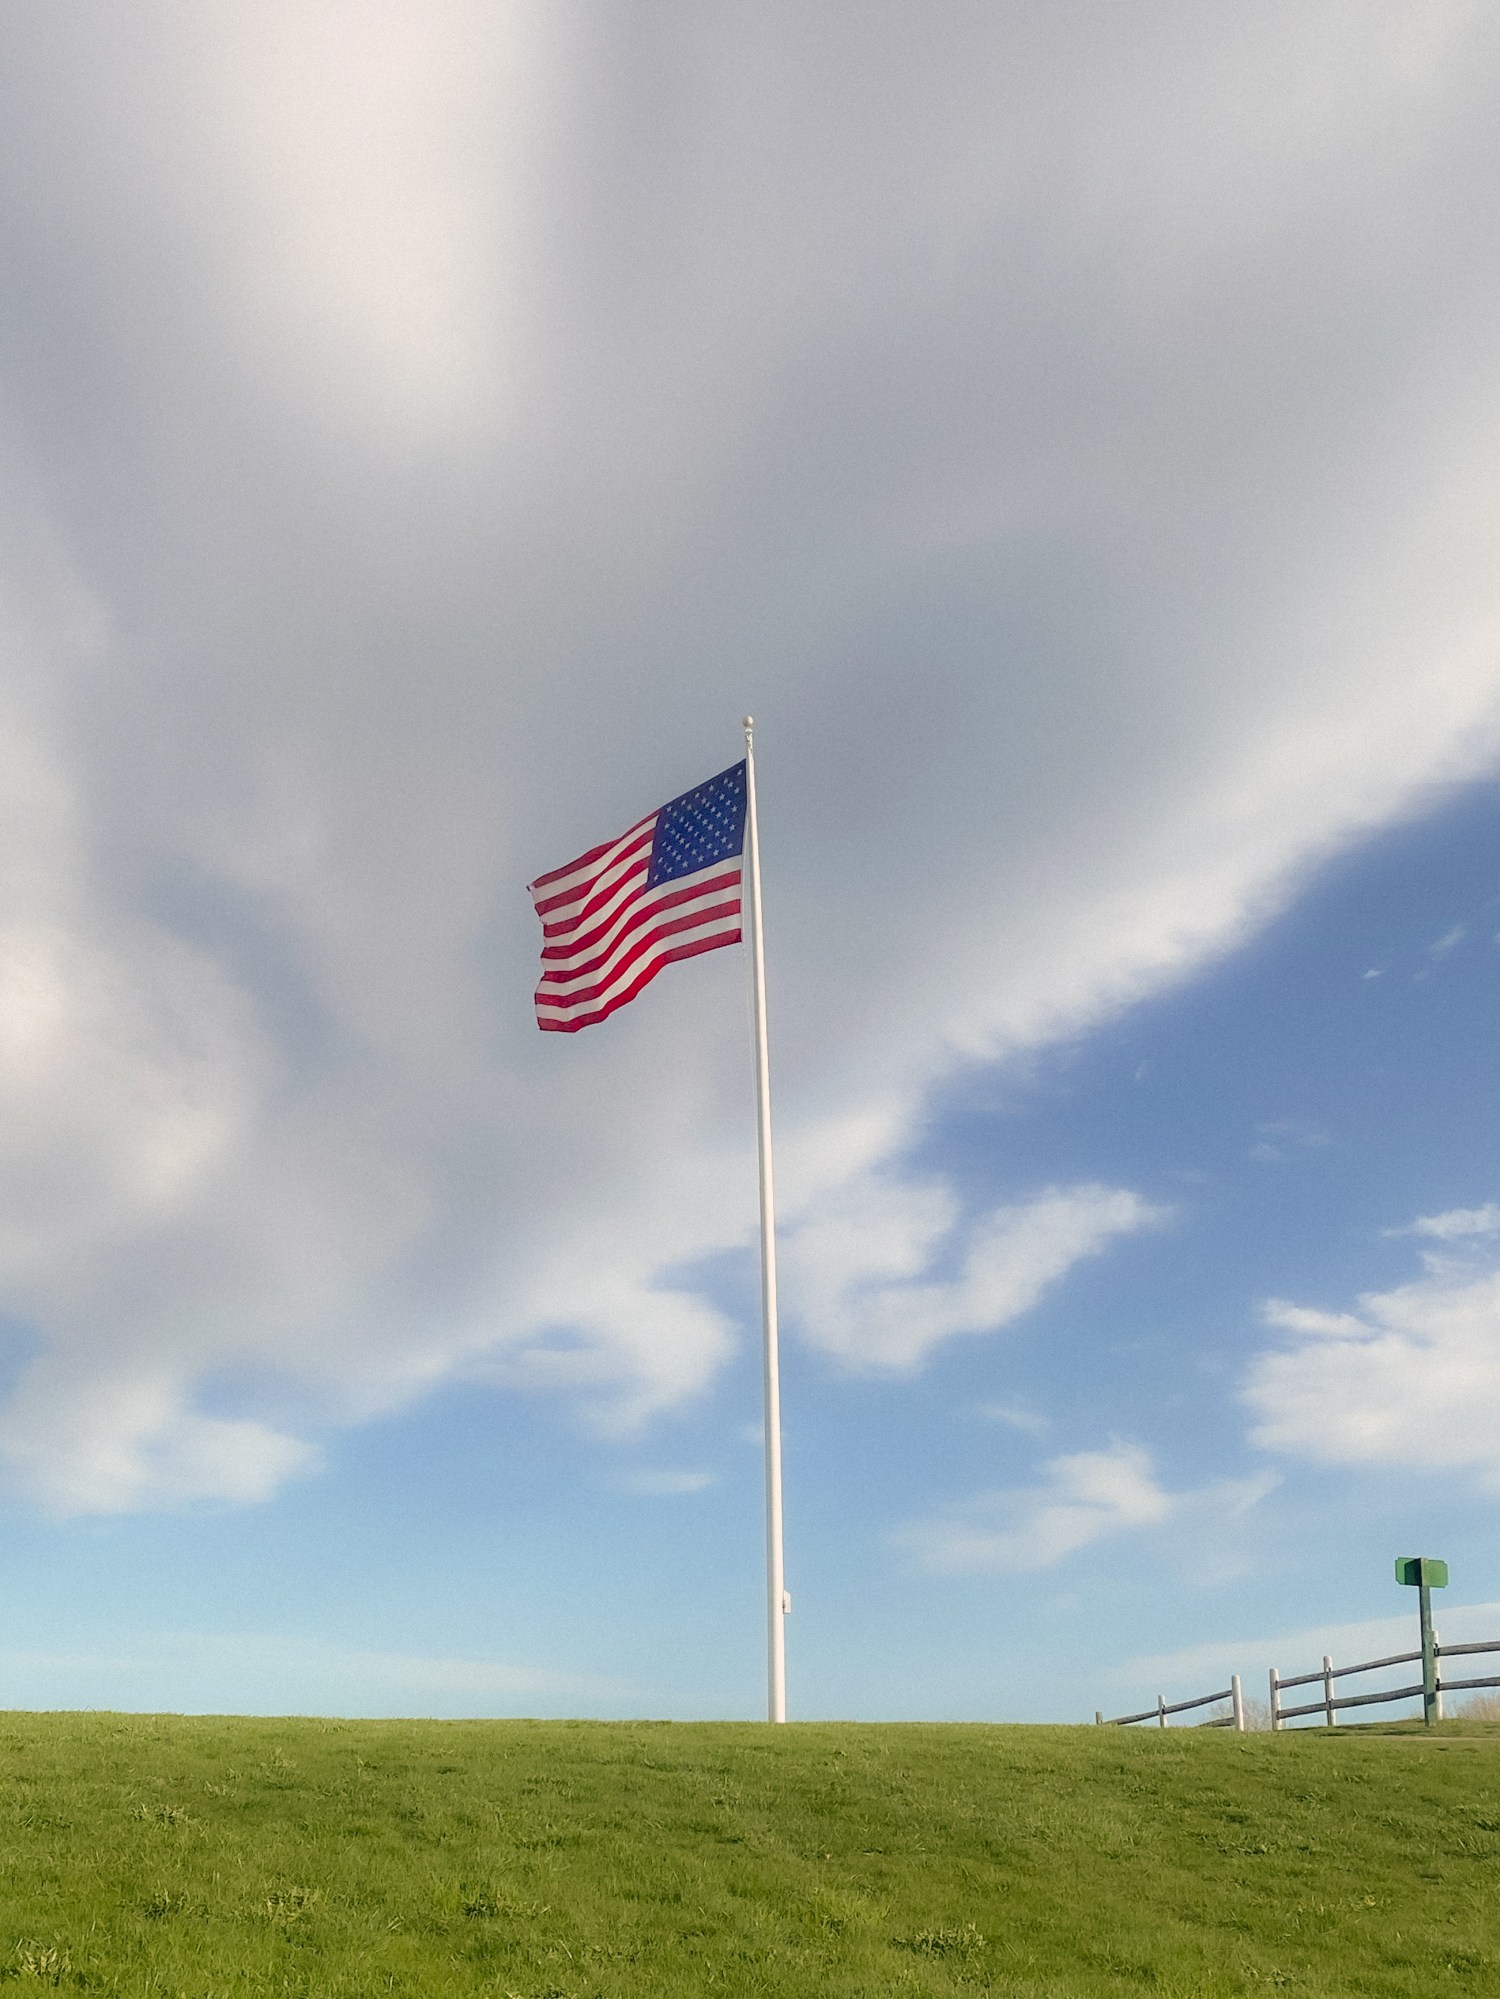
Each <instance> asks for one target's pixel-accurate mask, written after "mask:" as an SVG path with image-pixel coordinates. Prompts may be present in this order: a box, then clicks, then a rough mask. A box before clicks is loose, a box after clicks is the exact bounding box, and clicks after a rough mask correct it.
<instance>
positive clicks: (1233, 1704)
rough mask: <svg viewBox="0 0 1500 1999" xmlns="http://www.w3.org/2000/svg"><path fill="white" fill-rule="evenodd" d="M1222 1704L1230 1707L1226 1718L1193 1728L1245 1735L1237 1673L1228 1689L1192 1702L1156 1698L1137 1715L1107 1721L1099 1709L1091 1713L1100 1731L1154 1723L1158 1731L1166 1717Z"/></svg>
mask: <svg viewBox="0 0 1500 1999" xmlns="http://www.w3.org/2000/svg"><path fill="white" fill-rule="evenodd" d="M1224 1701H1228V1703H1229V1712H1228V1714H1216V1715H1214V1716H1213V1718H1212V1719H1211V1720H1209V1721H1200V1722H1196V1723H1195V1724H1194V1726H1195V1727H1197V1728H1237V1729H1238V1730H1239V1732H1240V1734H1241V1735H1243V1734H1244V1732H1245V1696H1244V1694H1243V1693H1242V1692H1241V1691H1240V1676H1239V1674H1238V1673H1236V1674H1235V1675H1234V1676H1233V1678H1232V1679H1231V1680H1230V1682H1229V1685H1228V1686H1227V1687H1225V1688H1223V1689H1222V1691H1221V1692H1219V1693H1216V1694H1199V1695H1198V1697H1197V1698H1196V1699H1195V1700H1190V1701H1169V1700H1168V1699H1167V1698H1166V1696H1165V1695H1164V1694H1158V1695H1157V1696H1156V1706H1155V1707H1148V1708H1142V1710H1141V1712H1140V1713H1139V1714H1117V1715H1115V1716H1114V1718H1113V1719H1112V1720H1110V1721H1106V1720H1105V1719H1104V1716H1103V1715H1102V1714H1100V1712H1099V1711H1098V1709H1097V1708H1096V1709H1095V1710H1094V1720H1095V1721H1096V1722H1097V1723H1098V1724H1099V1726H1100V1727H1101V1728H1128V1727H1129V1725H1130V1723H1131V1722H1133V1721H1154V1722H1155V1723H1156V1724H1157V1726H1158V1727H1159V1728H1165V1727H1166V1725H1167V1716H1168V1715H1169V1714H1186V1713H1187V1712H1188V1710H1189V1709H1190V1708H1195V1707H1218V1706H1220V1705H1221V1704H1222V1703H1223V1702H1224Z"/></svg>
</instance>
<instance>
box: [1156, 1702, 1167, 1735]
mask: <svg viewBox="0 0 1500 1999" xmlns="http://www.w3.org/2000/svg"><path fill="white" fill-rule="evenodd" d="M1156 1725H1157V1727H1158V1728H1165V1727H1166V1725H1167V1697H1166V1695H1165V1694H1158V1695H1157V1696H1156Z"/></svg>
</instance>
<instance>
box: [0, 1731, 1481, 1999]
mask: <svg viewBox="0 0 1500 1999" xmlns="http://www.w3.org/2000/svg"><path fill="white" fill-rule="evenodd" d="M10 1980H14V1981H16V1989H17V1991H18V1999H24V1995H25V1994H26V1993H27V1992H30V1991H32V1990H34V1989H37V1988H39V1987H40V1986H44V1985H51V1986H54V1987H64V1988H69V1989H73V1990H81V1991H91V1992H97V1993H122V1994H142V1995H145V1994H153V1995H176V1994H184V1995H190V1999H211V1996H212V1999H218V1996H219V1995H231V1994H233V1995H248V1994H252V1993H253V1994H256V1995H262V1994H284V1993H292V1994H303V1993H305V1994H309V1995H323V1994H329V1995H334V1994H350V1995H353V1994H359V1995H366V1994H380V1993H398V1994H399V1993H405V1994H429V1993H432V1994H439V1993H440V1994H444V1995H447V1994H453V1995H467V1994H470V1993H486V1994H491V1995H495V1999H504V1995H507V1994H510V1995H521V1999H564V1995H566V1999H595V1995H599V1999H614V1995H625V1994H629V1995H636V1994H641V1995H647V1994H649V1995H652V1999H656V1995H661V1999H676V1995H689V1994H691V1995H694V1999H697V1995H700V1994H740V1993H763V1994H768V1995H769V1994H774V1995H777V1999H801V1995H807V1999H813V1995H817V1999H825V1995H847V1999H854V1996H855V1995H863V1999H876V1995H887V1994H889V1995H898V1994H899V1995H906V1994H961V1993H962V1994H981V1993H990V1994H995V1995H1001V1994H1003V1995H1007V1999H1063V1995H1066V1999H1075V1995H1076V1999H1090V1995H1094V1994H1123V1993H1139V1994H1151V1995H1174V1999H1188V1995H1203V1999H1219V1995H1227V1994H1241V1993H1245V1994H1252V1995H1270V1994H1272V1993H1300V1994H1319V1995H1333V1994H1337V1995H1340V1999H1343V1995H1352V1994H1366V1993H1368V1994H1379V1995H1395V1994H1412V1995H1420V1996H1421V1999H1432V1995H1435V1994H1437V1995H1441V1994H1448V1993H1453V1994H1476V1995H1481V1994H1482V1995H1490V1994H1500V1729H1495V1728H1492V1727H1489V1726H1484V1725H1478V1724H1467V1725H1466V1724H1462V1723H1460V1724H1449V1725H1448V1726H1447V1727H1446V1728H1445V1729H1443V1730H1441V1731H1437V1732H1435V1733H1434V1734H1433V1735H1432V1736H1430V1737H1424V1736H1423V1735H1422V1734H1421V1733H1403V1732H1401V1731H1399V1730H1389V1731H1376V1730H1350V1731H1347V1732H1344V1731H1339V1732H1332V1733H1329V1732H1325V1731H1322V1730H1310V1731H1307V1732H1304V1733H1299V1734H1290V1733H1288V1734H1283V1735H1280V1736H1235V1735H1232V1734H1229V1733H1219V1732H1211V1731H1203V1730H1190V1729H1181V1730H1170V1731H1166V1732H1162V1731H1159V1730H1141V1731H1128V1730H1125V1729H1093V1728H1073V1729H1065V1728H979V1727H938V1726H916V1727H874V1726H823V1725H818V1726H807V1727H793V1728H788V1729H784V1730H771V1729H768V1728H764V1727H759V1728H757V1727H751V1726H740V1725H735V1726H730V1725H705V1726H696V1725H695V1726H684V1725H673V1724H644V1723H643V1724H607V1723H585V1722H580V1723H551V1722H541V1723H527V1722H327V1721H259V1720H223V1719H217V1720H216V1719H191V1718H176V1717H170V1718H169V1717H163V1718H147V1717H133V1716H127V1715H8V1716H0V1991H3V1990H7V1989H11V1988H10V1987H9V1985H8V1984H7V1982H6V1981H10Z"/></svg>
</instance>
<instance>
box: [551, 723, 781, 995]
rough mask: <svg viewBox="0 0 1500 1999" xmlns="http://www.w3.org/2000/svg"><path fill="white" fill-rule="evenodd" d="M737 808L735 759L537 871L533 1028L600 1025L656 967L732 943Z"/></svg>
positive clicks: (738, 863)
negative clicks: (599, 841) (624, 826)
mask: <svg viewBox="0 0 1500 1999" xmlns="http://www.w3.org/2000/svg"><path fill="white" fill-rule="evenodd" d="M745 810H746V782H745V764H744V763H743V762H740V763H737V764H731V765H730V767H729V769H728V770H724V771H720V772H719V774H718V775H717V776H716V777H711V778H709V779H708V780H707V782H706V783H704V784H700V785H696V786H695V787H694V788H693V789H692V790H691V791H685V792H683V793H682V794H681V796H680V797H678V798H673V799H670V800H669V801H668V802H667V804H665V805H663V806H662V807H661V808H660V809H659V810H658V811H656V812H652V813H649V814H648V815H647V816H646V817H645V818H644V819H641V820H638V821H637V822H636V824H635V825H634V826H632V827H631V828H630V829H629V830H628V831H627V832H625V833H622V834H621V835H620V837H619V839H617V840H608V841H606V842H605V843H604V844H603V845H602V846H598V847H591V848H590V849H589V851H588V852H587V853H586V854H581V855H580V856H579V857H578V859H577V860H576V861H569V862H568V863H567V865H566V866H564V867H561V868H554V869H552V871H551V872H550V873H548V874H545V875H539V876H538V877H537V879H536V880H535V881H534V882H533V883H532V884H531V898H532V901H533V903H534V904H535V907H536V912H537V915H538V916H539V917H540V919H541V924H542V977H541V982H540V984H539V985H538V987H537V990H536V1018H537V1026H538V1027H539V1028H541V1030H542V1031H543V1033H546V1034H576V1033H577V1031H578V1030H579V1028H581V1027H590V1026H592V1025H593V1024H594V1023H595V1022H597V1021H601V1020H607V1019H608V1018H609V1016H610V1014H612V1013H614V1012H615V1011H616V1010H617V1009H618V1008H620V1007H622V1006H624V1005H626V1004H627V1002H628V1001H630V1000H633V999H634V998H635V996H636V994H637V993H638V992H640V991H641V989H642V988H643V987H644V986H647V985H649V984H650V982H651V980H652V979H654V978H655V977H656V975H657V973H658V972H659V971H660V970H661V969H662V967H663V966H664V965H670V964H673V963H675V962H676V961H677V960H678V959H681V958H695V957H697V956H698V955H699V954H700V953H701V952H704V951H716V950H718V949H719V948H720V947H721V946H723V945H725V944H738V943H739V942H740V941H741V921H742V910H743V876H744V856H745Z"/></svg>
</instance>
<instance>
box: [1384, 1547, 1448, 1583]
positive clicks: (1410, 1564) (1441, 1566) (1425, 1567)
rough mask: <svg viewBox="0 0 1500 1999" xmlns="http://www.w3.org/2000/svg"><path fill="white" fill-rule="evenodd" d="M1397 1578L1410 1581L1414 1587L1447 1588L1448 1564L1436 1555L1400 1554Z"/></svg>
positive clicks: (1406, 1581) (1397, 1564) (1397, 1558)
mask: <svg viewBox="0 0 1500 1999" xmlns="http://www.w3.org/2000/svg"><path fill="white" fill-rule="evenodd" d="M1396 1580H1397V1582H1398V1583H1409V1584H1410V1585H1411V1587H1412V1588H1413V1589H1446V1588H1447V1587H1448V1564H1447V1563H1446V1562H1440V1561H1439V1560H1438V1558H1437V1556H1436V1555H1398V1556H1397V1557H1396Z"/></svg>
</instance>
